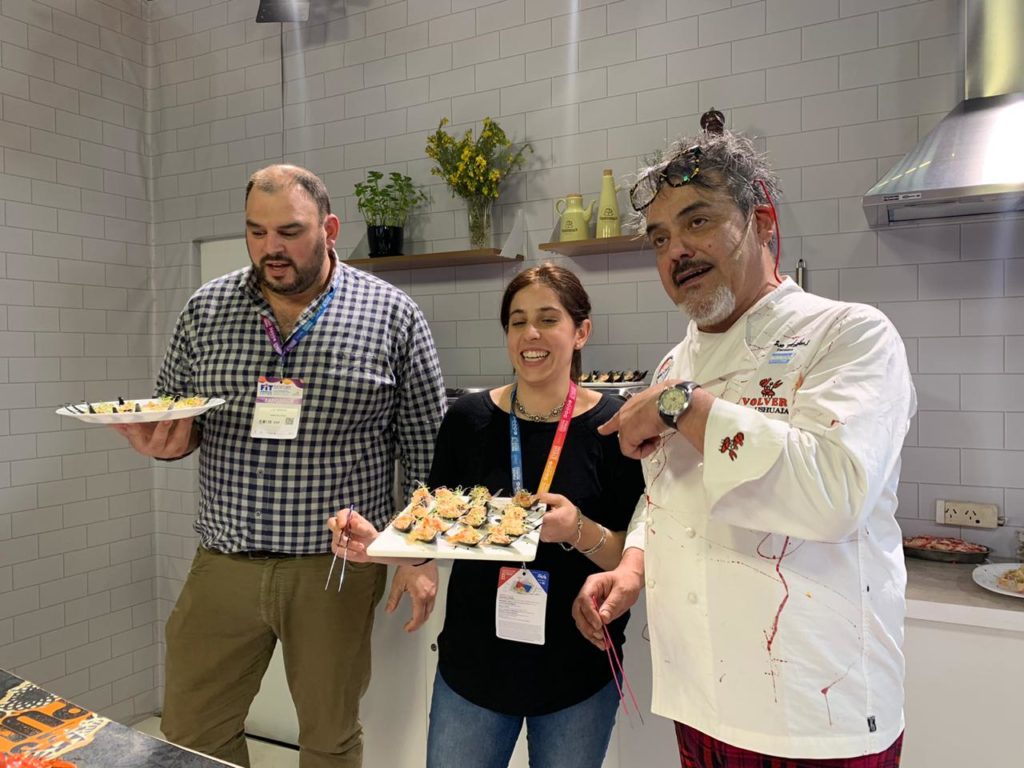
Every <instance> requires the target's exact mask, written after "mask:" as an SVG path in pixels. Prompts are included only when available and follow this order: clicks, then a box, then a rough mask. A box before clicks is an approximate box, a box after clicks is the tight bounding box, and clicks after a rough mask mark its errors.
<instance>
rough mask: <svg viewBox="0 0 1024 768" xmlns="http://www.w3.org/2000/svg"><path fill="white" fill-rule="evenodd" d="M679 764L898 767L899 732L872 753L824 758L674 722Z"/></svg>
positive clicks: (701, 767) (710, 767)
mask: <svg viewBox="0 0 1024 768" xmlns="http://www.w3.org/2000/svg"><path fill="white" fill-rule="evenodd" d="M675 725H676V741H677V742H678V744H679V762H680V764H681V765H682V768H899V765H900V753H901V752H902V751H903V734H902V733H901V734H900V735H899V736H898V737H897V739H896V741H894V742H893V743H892V746H890V747H889V748H888V749H886V750H885V751H883V752H879V753H877V754H874V755H862V756H861V757H840V758H829V759H825V760H816V759H812V758H788V757H772V756H771V755H762V754H760V753H758V752H751V751H750V750H747V749H740V748H739V747H733V746H730V745H729V744H726V743H725V742H722V741H719V740H718V739H713V738H712V737H710V736H708V735H707V734H705V733H701V732H700V731H698V730H695V729H694V728H690V727H689V726H687V725H683V724H682V723H676V724H675Z"/></svg>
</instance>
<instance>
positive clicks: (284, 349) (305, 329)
mask: <svg viewBox="0 0 1024 768" xmlns="http://www.w3.org/2000/svg"><path fill="white" fill-rule="evenodd" d="M333 298H334V286H331V290H330V291H329V292H328V294H327V296H326V297H325V298H324V301H323V304H321V305H320V309H318V310H317V311H316V314H315V315H313V316H312V317H311V318H309V319H308V320H307V321H306V322H304V323H303V324H302V325H301V326H299V328H298V330H296V331H295V332H294V333H293V334H292V335H291V336H290V337H289V339H288V343H287V344H284V345H282V344H281V334H280V333H278V332H277V328H275V327H274V323H273V322H272V321H271V320H270V318H269V317H267V316H266V315H263V316H262V317H261V318H260V320H261V321H262V323H263V331H264V332H265V333H266V334H267V338H268V339H270V345H271V346H272V347H273V348H274V351H275V352H276V353H277V354H278V356H279V357H280V358H281V361H282V362H284V359H285V358H286V357H287V356H288V353H289V352H291V351H292V350H293V349H295V348H296V347H297V346H299V342H300V341H302V340H303V339H304V338H306V336H308V335H309V332H310V331H312V330H313V326H314V325H316V322H317V320H319V319H320V316H321V315H323V313H324V312H326V311H327V307H328V305H329V304H330V303H331V299H333Z"/></svg>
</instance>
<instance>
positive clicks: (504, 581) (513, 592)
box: [494, 567, 551, 645]
mask: <svg viewBox="0 0 1024 768" xmlns="http://www.w3.org/2000/svg"><path fill="white" fill-rule="evenodd" d="M550 579H551V575H550V574H549V573H548V572H547V571H534V570H530V569H528V568H509V567H504V568H502V569H501V570H500V571H499V573H498V597H497V602H496V603H495V608H494V624H495V627H496V629H497V634H498V637H500V638H501V639H502V640H513V641H515V642H517V643H531V644H533V645H544V612H545V610H546V609H547V605H548V583H549V582H550Z"/></svg>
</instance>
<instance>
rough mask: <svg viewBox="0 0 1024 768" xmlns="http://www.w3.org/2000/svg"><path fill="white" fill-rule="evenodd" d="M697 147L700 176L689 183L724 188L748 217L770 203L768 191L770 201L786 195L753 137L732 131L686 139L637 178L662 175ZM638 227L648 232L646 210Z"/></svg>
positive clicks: (642, 170)
mask: <svg viewBox="0 0 1024 768" xmlns="http://www.w3.org/2000/svg"><path fill="white" fill-rule="evenodd" d="M693 147H699V148H700V173H698V174H697V175H695V176H694V177H693V178H692V179H690V181H689V182H687V183H688V184H693V185H696V186H698V187H703V188H704V189H710V190H716V189H723V188H724V190H725V191H726V192H727V193H728V195H729V197H731V198H732V199H733V202H735V203H736V205H737V206H738V207H739V209H740V211H742V212H743V215H744V216H747V215H748V214H749V213H750V211H751V209H752V208H753V207H754V206H755V205H766V204H768V203H769V200H768V199H767V198H766V197H765V190H766V189H767V192H768V194H769V195H770V196H771V201H770V202H772V203H775V202H776V201H777V200H778V198H779V195H780V194H781V192H782V189H781V187H780V186H779V177H778V176H777V175H776V174H775V172H774V171H773V170H772V169H771V166H769V165H768V161H767V159H766V157H765V155H764V154H763V153H761V152H758V151H757V148H756V147H754V142H752V141H751V140H750V139H749V138H747V137H746V136H744V135H742V134H739V133H733V132H732V131H723V132H722V133H720V134H719V133H714V134H712V133H707V132H705V131H701V132H700V133H698V134H697V135H696V136H686V137H683V138H681V139H679V140H678V141H676V142H673V143H672V145H671V146H669V148H668V149H667V150H665V151H664V152H662V153H661V157H660V158H659V159H658V161H657V162H654V163H652V164H651V165H649V166H647V167H645V168H642V169H641V170H640V171H639V172H638V174H637V178H638V179H639V178H643V177H644V176H645V175H647V174H649V173H658V172H659V170H660V169H664V168H665V167H666V166H667V165H668V164H670V163H671V162H672V161H673V160H676V159H677V158H679V157H681V156H683V155H685V154H686V153H687V152H688V151H690V150H691V149H692V148H693ZM762 184H763V185H764V186H762ZM634 224H637V225H638V227H637V230H636V231H637V232H643V231H645V230H646V229H647V216H646V212H645V211H639V212H637V214H636V221H635V222H634Z"/></svg>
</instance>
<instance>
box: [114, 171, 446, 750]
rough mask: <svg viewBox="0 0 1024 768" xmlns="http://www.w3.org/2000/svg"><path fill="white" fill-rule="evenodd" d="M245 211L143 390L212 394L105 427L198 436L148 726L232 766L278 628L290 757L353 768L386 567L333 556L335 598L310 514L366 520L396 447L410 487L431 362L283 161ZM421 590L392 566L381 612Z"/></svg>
mask: <svg viewBox="0 0 1024 768" xmlns="http://www.w3.org/2000/svg"><path fill="white" fill-rule="evenodd" d="M245 217H246V246H247V248H248V250H249V257H250V259H251V260H252V265H251V266H249V267H246V268H244V269H241V270H238V271H236V272H232V273H231V274H228V275H225V276H224V277H220V278H218V279H216V280H213V281H211V282H209V283H207V284H206V285H204V286H203V287H202V288H200V289H199V290H198V291H197V292H196V293H195V294H194V295H193V296H192V298H191V299H190V300H189V302H188V304H187V305H186V306H185V309H184V310H183V311H182V313H181V315H180V316H179V318H178V322H177V326H176V328H175V330H174V335H173V338H172V339H171V343H170V346H169V347H168V350H167V353H166V355H165V357H164V362H163V366H162V367H161V370H160V374H159V377H158V379H157V384H156V389H157V392H158V393H159V394H174V395H206V396H216V397H222V398H224V399H225V400H226V401H227V402H226V403H225V405H223V406H221V407H220V408H216V409H213V410H210V411H208V412H206V413H204V414H203V415H201V416H199V417H197V418H195V419H182V420H178V421H163V422H158V423H156V424H134V425H127V426H122V427H118V429H119V431H121V432H122V434H124V435H125V436H126V437H127V438H128V439H129V441H130V442H131V445H132V447H133V448H135V449H136V450H137V451H139V452H140V453H143V454H145V455H147V456H152V457H154V458H157V459H162V460H176V459H181V458H183V457H185V456H188V455H189V454H191V453H192V452H193V451H195V450H196V449H197V448H200V447H201V448H202V450H201V451H200V454H199V513H198V517H197V519H196V522H195V529H196V531H197V532H198V533H199V538H200V546H199V548H198V551H197V553H196V556H195V559H194V560H193V562H192V567H191V569H190V570H189V574H188V578H187V580H186V582H185V586H184V588H183V589H182V592H181V595H180V596H179V598H178V602H177V604H176V606H175V608H174V611H173V612H172V614H171V616H170V619H169V620H168V623H167V659H166V671H167V682H166V695H165V700H164V713H163V722H162V727H163V731H164V733H165V734H166V735H167V737H168V738H169V739H170V740H171V741H174V742H177V743H179V744H182V745H185V746H187V747H190V748H192V749H195V750H198V751H201V752H205V753H207V754H209V755H212V756H215V757H219V758H221V759H224V760H228V761H230V762H232V763H237V764H239V765H243V766H248V765H249V756H248V752H247V749H246V745H245V736H244V733H243V725H244V721H245V718H246V715H247V713H248V710H249V705H250V703H251V702H252V699H253V697H254V696H255V695H256V692H257V690H258V689H259V685H260V680H261V679H262V677H263V672H264V670H265V669H266V667H267V664H268V663H269V661H270V658H271V655H272V652H273V649H274V646H275V644H276V642H277V640H280V641H281V643H282V650H283V653H284V662H285V670H286V673H287V677H288V684H289V688H290V689H291V692H292V699H293V701H294V702H295V707H296V710H297V713H298V718H299V726H300V735H299V742H300V753H299V754H300V765H301V766H302V768H328V766H329V767H331V768H340V767H342V766H344V768H355V767H358V766H360V765H361V763H362V731H361V729H360V726H359V721H358V711H359V699H360V697H361V696H362V694H363V693H364V692H365V691H366V688H367V686H368V684H369V676H370V630H371V627H372V624H373V614H374V606H375V605H376V604H377V602H378V601H379V600H380V598H381V596H382V595H383V592H384V587H385V581H386V570H385V568H384V567H383V566H379V565H373V564H363V565H361V564H355V563H349V564H348V566H347V569H346V573H345V580H344V585H343V586H342V588H341V589H340V591H339V590H338V588H337V586H336V582H332V584H331V587H330V589H328V590H325V589H324V580H325V578H326V577H327V573H328V570H329V566H330V562H331V555H330V554H328V553H329V552H330V551H331V550H330V533H329V531H328V530H327V529H326V527H325V526H324V520H325V519H327V518H328V517H330V516H331V515H332V514H333V513H334V512H335V511H336V510H338V509H340V508H342V507H355V508H358V509H359V510H360V511H361V512H362V513H363V514H365V515H366V516H367V517H369V518H370V519H371V520H372V521H373V522H374V524H376V525H377V526H378V527H383V525H385V524H386V523H387V521H388V519H389V517H390V515H391V513H392V511H393V501H392V487H393V483H394V467H395V459H396V458H397V459H398V460H400V461H401V462H402V464H403V467H404V470H405V477H406V479H407V483H408V484H409V485H411V484H412V483H413V482H414V481H416V480H418V479H422V478H426V477H427V474H428V470H429V468H430V459H431V453H432V451H433V444H434V436H435V433H436V431H437V427H438V425H439V423H440V421H441V415H442V412H443V410H444V387H443V383H442V379H441V371H440V366H439V365H438V361H437V353H436V351H435V349H434V343H433V339H432V338H431V334H430V329H429V327H428V326H427V323H426V320H425V319H424V317H423V314H422V313H421V312H420V310H419V308H418V307H417V306H416V304H415V303H414V302H413V301H412V300H411V299H410V298H409V297H408V296H406V295H405V294H404V293H402V292H401V291H399V290H398V289H396V288H395V287H393V286H391V285H390V284H388V283H386V282H384V281H382V280H379V279H377V278H375V277H373V276H371V275H367V274H365V273H363V272H360V271H358V270H355V269H352V268H351V267H348V266H346V265H345V264H344V262H341V261H339V260H338V258H337V256H336V254H335V253H334V242H335V240H336V238H337V236H338V230H339V221H338V217H337V216H335V215H334V214H332V213H331V211H330V200H329V198H328V195H327V189H326V187H325V186H324V184H323V182H322V181H321V180H320V179H319V178H317V177H316V176H314V175H313V174H312V173H310V172H309V171H306V170H304V169H301V168H296V167H294V166H285V165H277V166H270V167H268V168H264V169H263V170H261V171H258V172H257V173H255V174H253V176H252V178H251V179H250V180H249V184H248V186H247V187H246V204H245ZM261 377H265V378H261ZM258 381H259V382H260V388H259V392H260V395H264V394H265V392H266V391H267V390H266V389H265V388H266V387H268V386H269V385H274V386H277V387H279V388H283V389H282V390H281V391H283V392H284V394H285V395H286V397H283V398H282V399H280V400H278V401H276V404H277V405H282V404H283V405H284V407H283V408H277V409H276V413H275V409H273V408H268V407H267V405H266V404H262V405H257V382H258ZM299 396H301V411H300V414H299V417H298V419H297V423H298V428H297V430H296V429H295V420H294V418H293V419H292V420H291V421H289V420H288V419H286V418H282V417H281V416H280V414H281V412H282V411H289V408H291V413H290V414H289V415H290V416H292V417H294V406H293V405H290V404H289V402H288V401H289V400H294V399H295V398H297V397H299ZM261 399H263V398H262V397H261ZM273 404H274V403H271V405H273ZM410 491H411V488H406V492H407V494H408V493H409V492H410ZM337 575H338V571H337V570H336V571H335V577H337ZM436 585H437V570H436V566H435V565H433V564H432V563H427V564H424V565H422V566H419V567H415V566H405V567H402V568H399V569H398V571H397V573H396V576H395V579H394V582H393V585H392V590H391V594H390V595H389V600H388V609H389V610H394V609H395V607H396V606H397V604H398V601H399V600H400V598H401V594H402V592H405V591H408V592H409V593H410V599H411V601H412V604H413V616H412V619H411V621H410V622H409V623H408V624H407V625H406V629H408V630H409V631H412V630H413V629H415V628H417V627H418V626H419V625H420V624H422V623H423V621H424V620H425V619H426V618H427V616H428V615H429V613H430V610H431V609H432V608H433V602H434V595H435V593H436Z"/></svg>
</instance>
